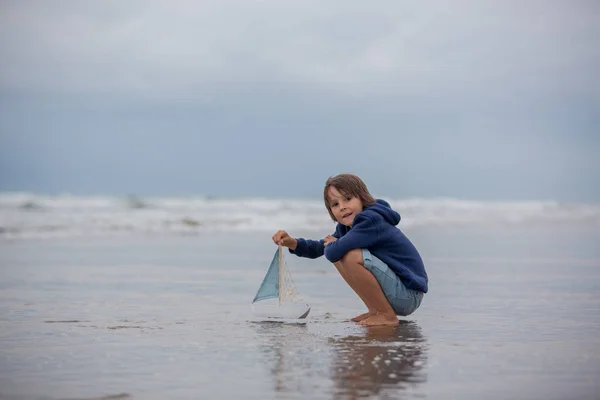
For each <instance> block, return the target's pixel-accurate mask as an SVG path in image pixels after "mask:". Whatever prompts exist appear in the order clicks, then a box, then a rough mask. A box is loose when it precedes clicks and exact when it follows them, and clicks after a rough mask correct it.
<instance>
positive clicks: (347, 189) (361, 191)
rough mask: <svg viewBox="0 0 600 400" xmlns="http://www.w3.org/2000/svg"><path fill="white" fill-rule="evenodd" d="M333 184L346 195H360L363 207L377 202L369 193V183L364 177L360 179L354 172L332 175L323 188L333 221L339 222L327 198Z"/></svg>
mask: <svg viewBox="0 0 600 400" xmlns="http://www.w3.org/2000/svg"><path fill="white" fill-rule="evenodd" d="M332 186H333V187H334V188H336V189H337V190H339V192H340V193H342V194H343V195H345V196H350V197H358V198H359V199H360V201H361V203H362V205H363V207H368V206H372V205H373V204H375V198H374V197H373V196H372V195H371V193H369V189H367V185H365V183H364V182H363V181H362V179H360V178H359V177H358V176H356V175H352V174H339V175H336V176H331V177H329V179H327V182H325V188H324V189H323V200H325V208H327V211H328V212H329V216H330V217H331V219H332V220H333V222H337V220H336V219H335V216H334V215H333V212H332V211H331V207H330V205H329V199H328V198H327V194H328V193H329V188H330V187H332Z"/></svg>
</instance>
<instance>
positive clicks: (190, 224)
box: [0, 193, 600, 239]
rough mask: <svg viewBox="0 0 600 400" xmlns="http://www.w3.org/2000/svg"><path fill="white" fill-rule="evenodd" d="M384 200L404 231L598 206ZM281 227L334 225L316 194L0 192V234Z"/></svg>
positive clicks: (594, 220)
mask: <svg viewBox="0 0 600 400" xmlns="http://www.w3.org/2000/svg"><path fill="white" fill-rule="evenodd" d="M385 200H387V201H388V202H389V203H390V204H391V205H392V206H393V207H394V209H396V210H397V211H399V212H400V214H401V215H402V221H401V223H400V226H401V227H403V228H412V227H421V226H440V227H444V226H455V227H456V226H465V225H494V224H503V225H532V224H554V223H562V224H576V225H586V226H600V204H584V203H560V202H553V201H526V202H490V201H470V200H460V199H452V198H442V199H421V198H413V199H389V198H386V199H385ZM280 228H283V229H287V230H311V231H315V230H316V231H323V232H330V231H332V230H333V228H334V224H333V222H332V221H331V220H330V219H329V215H328V214H327V211H326V210H325V208H324V206H323V202H322V200H317V199H269V198H238V199H232V198H214V197H205V196H195V197H140V196H75V195H70V194H63V195H56V196H48V195H34V194H30V193H4V194H0V239H27V238H49V237H73V236H84V237H85V236H107V235H108V236H111V235H123V234H127V235H128V234H138V233H166V234H190V233H191V234H193V233H198V232H203V231H232V232H235V231H260V232H271V231H273V232H274V231H275V230H276V229H280Z"/></svg>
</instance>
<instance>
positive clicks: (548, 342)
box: [0, 228, 600, 399]
mask: <svg viewBox="0 0 600 400" xmlns="http://www.w3.org/2000/svg"><path fill="white" fill-rule="evenodd" d="M302 234H305V236H307V237H310V236H311V232H302ZM409 234H410V235H411V237H412V238H413V240H414V242H415V243H416V244H417V245H418V246H419V247H420V249H421V251H422V253H423V256H424V258H425V260H426V262H427V266H428V272H429V274H430V279H431V290H430V293H429V294H428V295H427V296H426V297H425V300H424V302H423V305H422V307H421V308H420V309H419V310H418V311H417V312H416V313H415V314H413V315H411V316H409V317H407V318H403V319H402V323H401V324H400V326H398V327H394V328H381V327H380V328H364V327H359V326H356V325H355V324H354V323H351V322H346V321H345V319H346V318H348V317H351V316H353V315H355V314H357V313H359V312H362V311H363V308H362V305H361V303H360V301H359V299H358V298H357V297H356V295H354V294H353V293H352V292H351V291H350V290H349V289H348V288H347V287H346V286H345V285H344V284H343V281H342V280H341V279H340V278H339V276H338V275H337V272H336V271H335V270H334V269H333V268H332V267H331V265H329V264H328V263H327V262H326V260H325V259H324V258H323V259H319V260H316V261H311V260H304V259H299V258H296V257H293V256H291V255H287V256H286V260H287V262H288V265H289V267H290V269H291V271H292V274H293V277H294V280H295V282H296V285H297V287H298V289H299V290H300V292H301V294H302V295H303V297H304V298H305V300H306V301H307V302H309V303H310V304H311V306H312V311H311V314H310V315H309V318H308V319H307V320H306V323H304V324H277V323H272V322H261V321H260V320H257V319H256V318H254V316H253V314H252V310H251V308H250V301H251V299H252V298H253V296H254V294H255V291H256V290H257V288H258V285H259V284H260V281H261V279H262V277H263V275H264V273H265V271H266V268H267V266H268V265H269V262H270V259H271V257H272V255H273V252H274V249H275V246H274V245H273V244H272V243H270V242H269V236H268V235H264V234H256V233H226V234H225V233H223V234H198V235H192V236H169V237H167V236H147V237H141V236H137V237H130V238H120V239H115V238H105V239H101V238H96V239H90V238H84V239H81V238H75V239H69V240H66V239H48V240H24V241H5V242H3V243H2V244H0V250H1V252H0V254H2V256H1V257H2V269H1V273H0V275H1V276H0V278H1V279H0V349H1V350H0V398H2V399H75V398H78V399H91V398H103V397H104V398H135V399H164V398H173V399H198V398H253V399H254V398H255V399H269V398H292V399H293V398H298V399H300V398H303V399H304V398H311V399H321V398H322V399H330V398H336V399H337V398H358V397H365V396H366V397H374V398H427V399H447V398H461V399H480V398H488V399H505V398H515V399H595V398H597V396H598V393H600V392H599V389H600V387H599V386H598V381H597V378H598V376H600V351H599V350H598V349H600V339H598V336H597V332H598V329H599V328H600V317H599V315H600V295H599V289H600V254H599V253H600V252H599V250H598V248H597V246H596V245H595V243H598V242H597V239H598V236H594V234H597V232H595V231H594V230H593V229H574V228H573V229H572V230H571V232H570V234H569V235H568V236H565V232H564V231H562V230H561V231H558V230H557V231H555V232H552V231H548V230H535V229H530V230H528V229H524V228H520V229H519V230H516V229H505V230H497V231H496V232H491V233H490V231H488V233H487V234H483V233H482V231H480V230H477V229H474V230H471V231H468V230H462V231H449V230H446V231H444V230H431V229H429V230H427V229H425V230H414V231H413V232H409ZM312 235H317V232H312ZM565 238H568V239H565ZM111 396H112V397H111Z"/></svg>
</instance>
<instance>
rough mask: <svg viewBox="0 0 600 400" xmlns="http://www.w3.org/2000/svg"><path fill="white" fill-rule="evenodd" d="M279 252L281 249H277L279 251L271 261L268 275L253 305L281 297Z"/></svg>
mask: <svg viewBox="0 0 600 400" xmlns="http://www.w3.org/2000/svg"><path fill="white" fill-rule="evenodd" d="M279 251H280V247H278V248H277V251H276V252H275V255H274V256H273V261H271V265H270V266H269V269H268V270H267V274H266V275H265V278H264V279H263V282H262V284H261V285H260V287H259V288H258V292H257V293H256V296H255V297H254V300H252V303H255V302H257V301H260V300H265V299H272V298H274V297H279Z"/></svg>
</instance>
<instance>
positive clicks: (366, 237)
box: [324, 214, 379, 263]
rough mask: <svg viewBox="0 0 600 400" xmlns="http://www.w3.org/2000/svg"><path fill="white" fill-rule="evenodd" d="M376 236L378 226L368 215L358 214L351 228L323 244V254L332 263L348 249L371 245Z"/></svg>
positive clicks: (377, 235) (375, 240) (377, 234)
mask: <svg viewBox="0 0 600 400" xmlns="http://www.w3.org/2000/svg"><path fill="white" fill-rule="evenodd" d="M378 238H379V228H378V227H377V224H376V223H375V221H373V219H372V218H371V217H369V216H366V215H361V214H359V215H357V216H356V218H355V219H354V223H353V226H352V229H350V230H349V231H348V233H346V234H345V235H344V236H342V237H341V238H338V239H337V240H336V241H332V242H330V243H329V244H328V245H327V246H325V248H324V254H325V257H326V258H327V259H328V260H329V261H330V262H332V263H333V262H336V261H339V260H340V259H341V258H342V257H343V256H344V254H346V253H347V252H349V251H350V250H353V249H364V248H368V247H370V246H372V245H373V244H374V243H375V242H377V239H378Z"/></svg>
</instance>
